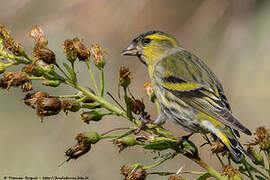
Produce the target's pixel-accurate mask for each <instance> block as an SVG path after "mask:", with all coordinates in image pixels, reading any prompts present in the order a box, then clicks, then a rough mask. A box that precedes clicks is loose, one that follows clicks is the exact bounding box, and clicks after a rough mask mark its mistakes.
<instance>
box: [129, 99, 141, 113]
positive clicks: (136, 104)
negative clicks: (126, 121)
mask: <svg viewBox="0 0 270 180" xmlns="http://www.w3.org/2000/svg"><path fill="white" fill-rule="evenodd" d="M129 102H130V108H131V111H132V112H133V113H135V114H141V113H143V112H144V110H145V105H144V103H143V101H142V100H140V99H131V98H129Z"/></svg>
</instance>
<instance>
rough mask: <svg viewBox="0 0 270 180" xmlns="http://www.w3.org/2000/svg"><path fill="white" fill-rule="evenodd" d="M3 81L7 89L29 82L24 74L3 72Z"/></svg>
mask: <svg viewBox="0 0 270 180" xmlns="http://www.w3.org/2000/svg"><path fill="white" fill-rule="evenodd" d="M3 80H4V81H5V82H7V83H8V88H9V87H11V86H15V87H17V86H20V85H23V84H24V83H26V82H29V80H28V78H27V76H26V74H25V73H24V72H5V74H4V78H3Z"/></svg>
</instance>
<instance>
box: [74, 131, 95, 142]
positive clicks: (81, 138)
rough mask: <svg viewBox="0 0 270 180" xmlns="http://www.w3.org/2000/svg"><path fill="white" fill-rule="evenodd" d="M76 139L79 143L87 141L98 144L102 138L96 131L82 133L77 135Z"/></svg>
mask: <svg viewBox="0 0 270 180" xmlns="http://www.w3.org/2000/svg"><path fill="white" fill-rule="evenodd" d="M76 140H77V141H78V142H79V143H81V142H86V143H89V144H96V143H97V142H98V141H99V140H100V135H99V134H98V133H97V132H94V131H90V132H86V133H80V134H78V135H77V137H76Z"/></svg>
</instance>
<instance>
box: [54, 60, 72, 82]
mask: <svg viewBox="0 0 270 180" xmlns="http://www.w3.org/2000/svg"><path fill="white" fill-rule="evenodd" d="M55 66H56V67H57V68H58V69H59V70H60V71H61V72H62V73H63V74H64V75H65V76H66V78H67V79H69V80H71V81H72V78H71V77H70V76H69V75H68V74H67V73H66V72H65V71H64V70H63V69H62V68H61V67H60V66H59V65H58V64H57V63H55Z"/></svg>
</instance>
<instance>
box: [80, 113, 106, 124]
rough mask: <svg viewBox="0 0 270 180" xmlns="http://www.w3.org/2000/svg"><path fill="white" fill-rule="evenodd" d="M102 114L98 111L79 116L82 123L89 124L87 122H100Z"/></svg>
mask: <svg viewBox="0 0 270 180" xmlns="http://www.w3.org/2000/svg"><path fill="white" fill-rule="evenodd" d="M103 116H104V114H103V113H102V112H101V111H100V110H92V111H88V112H84V113H82V114H81V119H82V121H83V122H85V123H87V124H89V121H100V120H101V119H102V117H103Z"/></svg>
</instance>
